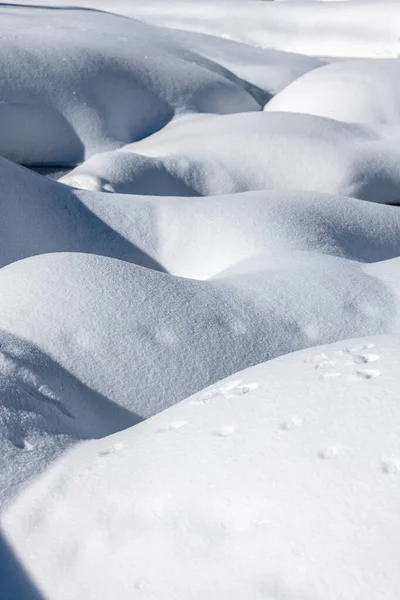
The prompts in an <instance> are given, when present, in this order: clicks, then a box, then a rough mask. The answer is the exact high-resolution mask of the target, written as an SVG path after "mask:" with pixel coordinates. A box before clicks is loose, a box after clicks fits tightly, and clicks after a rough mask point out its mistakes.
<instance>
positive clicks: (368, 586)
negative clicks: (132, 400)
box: [4, 336, 400, 600]
mask: <svg viewBox="0 0 400 600" xmlns="http://www.w3.org/2000/svg"><path fill="white" fill-rule="evenodd" d="M399 349H400V345H399V338H398V337H397V336H383V337H371V336H368V337H366V338H362V339H353V340H347V341H345V342H340V343H337V344H334V345H330V346H323V347H318V348H313V349H310V350H305V351H302V352H299V353H295V354H292V355H289V356H284V357H282V358H279V359H276V360H274V361H271V362H268V363H265V364H261V365H258V366H256V367H253V368H251V369H248V370H246V371H242V372H241V373H239V374H236V375H234V376H232V377H230V378H228V379H226V380H224V381H222V382H219V383H218V384H216V385H215V386H212V387H211V388H208V389H207V390H204V391H202V392H200V393H199V394H196V395H194V396H192V397H190V398H189V399H188V400H186V401H184V402H183V403H180V404H178V405H176V406H174V407H173V408H170V409H168V410H167V411H165V412H163V413H161V414H159V415H157V416H156V417H153V418H152V419H149V420H148V421H146V422H144V423H141V424H140V425H138V426H136V427H134V428H132V429H129V430H127V431H124V432H121V433H118V434H116V435H114V436H111V437H108V438H105V439H102V440H98V441H90V442H86V443H84V444H82V445H80V446H78V447H77V448H75V449H74V450H72V451H70V452H69V453H67V454H66V455H64V456H63V458H62V459H61V460H59V461H57V462H56V463H55V464H54V465H53V466H52V467H51V468H50V469H49V470H48V471H47V472H46V473H45V474H44V475H43V476H42V477H41V478H40V479H38V480H37V482H36V483H35V484H34V485H33V486H31V488H30V489H28V490H27V491H26V492H25V493H24V494H22V496H21V497H20V499H19V500H18V501H17V502H16V503H15V504H14V506H12V507H11V508H10V509H9V511H8V512H7V514H6V515H5V518H4V531H5V534H6V536H7V538H8V540H9V542H10V543H11V544H12V545H13V547H14V549H15V550H16V551H17V552H18V555H19V556H20V558H21V560H22V563H23V564H29V567H30V573H31V576H32V578H33V581H34V582H37V584H38V586H40V589H41V591H42V593H43V595H44V597H46V598H57V597H59V593H60V589H62V590H63V593H64V594H65V596H66V597H68V598H76V599H77V600H79V599H80V598H82V599H85V600H90V599H95V598H96V599H97V598H110V597H112V598H115V599H116V600H118V599H125V598H127V597H128V596H129V595H131V594H132V597H134V598H136V597H137V598H139V597H140V598H145V599H147V598H149V599H150V598H151V599H160V600H161V599H164V598H166V597H168V598H190V599H191V600H194V599H200V598H210V599H211V600H214V599H216V600H219V599H220V598H227V597H229V598H231V599H232V600H235V599H237V600H239V599H242V598H244V597H247V598H255V599H261V598H274V599H275V598H279V599H280V598H285V599H286V598H287V599H290V600H291V599H295V598H296V599H298V598H321V597H323V598H325V599H326V600H338V598H340V597H344V596H343V594H342V592H345V594H346V595H347V596H348V597H349V598H363V599H364V600H375V599H376V598H378V597H379V598H383V597H384V598H388V599H394V598H396V597H397V593H398V589H399V585H400V570H399V568H398V566H399V561H398V559H399V555H398V538H399V534H400V519H399V502H400V495H399V477H400V467H399V463H400V446H399V431H398V421H399V418H400V414H399V403H398V401H397V390H398V385H397V384H398V362H399V359H400V353H399ZM39 548H40V551H39V552H38V551H37V550H38V549H39Z"/></svg>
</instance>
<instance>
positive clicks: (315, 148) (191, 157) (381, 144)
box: [61, 84, 400, 204]
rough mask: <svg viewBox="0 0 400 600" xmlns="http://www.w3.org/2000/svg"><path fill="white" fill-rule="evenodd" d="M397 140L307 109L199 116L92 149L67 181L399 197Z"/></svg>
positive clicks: (120, 188)
mask: <svg viewBox="0 0 400 600" xmlns="http://www.w3.org/2000/svg"><path fill="white" fill-rule="evenodd" d="M293 85H294V84H293ZM281 93H283V92H281ZM276 99H277V101H278V99H279V94H278V95H277V96H276ZM193 140H195V143H193ZM397 140H398V134H397V135H395V134H393V135H392V136H386V137H383V135H382V134H381V133H380V132H379V131H375V130H374V129H372V128H370V127H368V126H364V125H359V124H351V123H344V122H338V121H336V120H333V119H326V118H323V117H317V116H312V115H305V114H296V113H284V112H273V111H270V112H269V111H268V112H266V111H265V112H254V113H241V114H235V115H224V116H207V117H206V118H204V117H199V116H197V117H196V118H190V119H183V120H178V121H176V122H175V123H173V124H172V125H171V126H169V127H166V128H164V129H163V130H162V131H160V132H158V133H156V134H155V135H154V136H150V137H148V138H146V139H144V140H142V141H140V142H136V143H133V144H128V145H126V146H124V147H123V148H122V149H121V150H117V151H111V152H108V153H106V152H104V153H102V154H98V155H96V156H93V157H92V158H90V159H88V160H87V161H86V162H84V163H83V164H82V165H80V166H78V167H77V168H76V169H74V170H73V171H71V173H69V174H68V175H66V176H64V177H63V178H61V181H63V182H64V183H67V184H69V185H72V186H75V187H79V188H84V189H94V190H103V191H109V192H112V191H114V192H120V193H131V194H143V193H144V191H146V192H147V193H149V194H154V195H164V194H166V195H172V194H174V195H179V196H180V195H183V196H188V195H193V196H197V195H201V196H204V195H214V194H229V193H234V192H242V191H248V190H262V189H300V190H307V191H316V192H326V193H333V194H337V195H347V196H352V197H355V198H360V199H362V200H369V201H372V202H385V203H388V204H396V203H398V200H399V195H398V187H399V185H400V167H399V165H400V152H399V147H398V142H397ZM288 165H290V168H289V169H288Z"/></svg>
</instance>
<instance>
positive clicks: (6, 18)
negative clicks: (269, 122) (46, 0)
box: [0, 7, 260, 165]
mask: <svg viewBox="0 0 400 600" xmlns="http://www.w3.org/2000/svg"><path fill="white" fill-rule="evenodd" d="M77 22H78V23H79V26H78V27H77V26H76V23H77ZM39 28H40V30H41V34H40V36H38V35H37V31H38V29H39ZM0 35H2V38H3V37H4V39H5V41H3V42H2V53H1V56H0V69H1V72H2V78H1V84H0V98H1V102H0V118H1V123H2V137H1V142H0V153H1V154H2V155H3V156H6V157H7V158H11V159H13V160H15V161H17V162H22V163H25V164H55V165H57V164H63V165H65V164H76V163H77V162H79V161H81V160H82V159H83V158H85V157H87V156H90V155H91V154H93V153H95V152H101V151H105V150H109V149H111V148H116V147H119V146H121V145H122V144H123V143H126V142H128V141H132V140H134V139H140V138H141V137H144V136H147V135H149V134H150V133H153V132H154V131H156V130H157V129H159V128H160V127H162V126H163V125H165V124H166V123H168V121H170V120H171V119H172V118H173V116H174V115H175V114H181V113H192V112H194V113H199V112H200V113H204V112H211V113H213V112H215V113H229V112H235V111H239V112H241V111H251V110H259V108H260V107H259V105H258V103H257V102H256V101H255V100H254V99H253V98H252V96H251V95H250V94H249V93H248V92H247V91H245V90H244V89H243V87H241V85H240V81H239V80H238V78H237V77H235V76H234V75H233V74H232V73H230V72H228V71H226V70H224V69H222V68H221V67H220V66H219V65H217V64H214V63H212V61H210V60H205V59H203V58H202V57H201V56H200V55H196V54H194V53H193V52H190V51H189V50H187V49H185V48H184V47H181V46H180V45H179V44H178V43H177V42H175V41H174V39H173V37H171V36H168V35H166V34H164V32H163V30H158V29H155V28H153V27H151V26H149V25H145V24H144V23H140V22H138V21H132V20H130V19H124V18H122V17H118V16H113V15H107V14H104V13H101V12H93V11H79V10H67V11H58V10H51V9H41V8H35V9H32V8H22V7H12V8H10V7H0ZM132 47H133V48H134V52H132V50H131V48H132ZM32 72H35V77H34V78H33V79H32ZM16 123H18V128H17V130H16Z"/></svg>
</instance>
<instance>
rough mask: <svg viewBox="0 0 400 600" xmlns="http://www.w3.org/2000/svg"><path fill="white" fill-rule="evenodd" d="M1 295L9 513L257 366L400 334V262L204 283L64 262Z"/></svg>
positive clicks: (24, 272)
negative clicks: (32, 482) (44, 486)
mask: <svg viewBox="0 0 400 600" xmlns="http://www.w3.org/2000/svg"><path fill="white" fill-rule="evenodd" d="M0 289H1V294H0V332H1V333H0V396H1V404H2V408H1V411H0V418H1V427H0V447H1V451H2V455H3V456H5V457H7V468H5V469H4V470H3V472H2V478H3V479H4V478H5V480H6V481H5V483H4V485H2V486H1V487H0V489H1V491H2V497H1V498H0V500H1V501H2V502H8V501H10V499H11V498H12V496H13V495H14V494H15V492H16V490H17V489H18V487H19V486H20V485H21V483H23V482H24V481H26V479H28V478H29V477H31V476H32V475H34V474H35V473H38V472H39V471H40V470H42V469H43V468H44V467H45V466H46V465H47V464H48V462H49V461H50V460H51V458H52V457H53V456H54V455H56V454H57V453H58V452H60V451H61V450H62V449H64V448H65V447H66V446H68V445H70V444H71V443H74V442H76V441H77V440H80V439H85V438H88V437H100V436H103V435H107V434H108V433H111V432H113V431H116V430H119V429H123V428H125V427H127V426H129V425H132V424H133V423H136V422H138V421H139V420H141V419H143V418H146V417H148V416H151V415H154V414H155V413H157V412H160V411H161V410H163V409H164V408H167V407H168V406H171V405H172V404H175V403H176V402H178V401H180V400H182V399H183V398H185V397H187V396H189V395H190V394H192V393H194V392H196V391H198V390H200V389H202V388H204V387H205V386H207V385H209V384H211V383H213V382H215V381H217V380H219V379H221V378H223V377H226V376H227V375H230V374H231V373H235V372H236V371H238V370H240V369H243V368H245V367H248V366H251V365H253V364H256V363H259V362H262V361H266V360H268V359H271V358H274V357H276V356H279V355H282V354H285V353H288V352H292V351H295V350H299V349H302V348H305V347H308V346H315V345H317V344H320V343H326V342H332V341H336V340H340V339H345V338H347V337H351V336H359V335H367V334H371V335H373V334H380V333H385V332H397V331H399V326H400V325H399V322H398V314H399V309H400V280H399V259H392V260H388V261H384V262H377V263H372V264H369V265H365V264H361V263H357V262H353V261H349V260H346V259H343V258H337V257H332V256H324V255H321V254H319V253H311V252H300V251H298V252H294V251H293V252H288V253H281V254H279V255H272V254H271V255H268V256H259V257H257V258H253V259H249V260H246V261H244V262H242V263H240V264H237V265H236V266H235V267H233V268H231V269H229V270H228V271H225V272H223V273H221V274H220V275H219V276H216V277H214V278H213V279H212V280H209V281H195V280H191V279H182V278H178V277H174V276H172V275H168V274H164V273H159V272H157V271H153V270H151V269H145V268H143V267H138V266H136V265H133V264H129V263H127V262H125V261H119V260H116V259H112V258H106V257H102V256H95V255H90V254H78V253H75V254H73V253H55V254H48V255H42V256H37V257H33V258H29V259H25V260H22V261H19V262H16V263H13V264H12V265H9V266H7V267H4V268H3V269H1V271H0Z"/></svg>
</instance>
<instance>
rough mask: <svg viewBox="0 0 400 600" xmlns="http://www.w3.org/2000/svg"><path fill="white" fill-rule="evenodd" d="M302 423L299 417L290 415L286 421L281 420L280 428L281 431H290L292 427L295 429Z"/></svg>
mask: <svg viewBox="0 0 400 600" xmlns="http://www.w3.org/2000/svg"><path fill="white" fill-rule="evenodd" d="M302 423H303V421H302V420H301V418H300V417H297V416H296V415H294V416H293V417H290V418H289V419H287V420H286V421H282V423H281V429H282V430H283V431H292V430H293V429H297V428H298V427H300V425H302Z"/></svg>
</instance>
